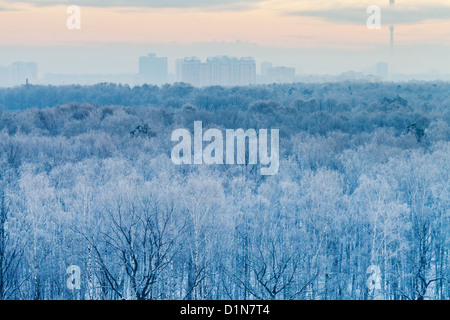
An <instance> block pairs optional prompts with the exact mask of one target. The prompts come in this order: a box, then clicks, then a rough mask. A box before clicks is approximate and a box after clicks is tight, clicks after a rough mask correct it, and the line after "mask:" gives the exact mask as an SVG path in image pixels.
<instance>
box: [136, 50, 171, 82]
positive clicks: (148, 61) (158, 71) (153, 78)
mask: <svg viewBox="0 0 450 320" xmlns="http://www.w3.org/2000/svg"><path fill="white" fill-rule="evenodd" d="M139 75H140V76H141V78H142V81H143V82H146V83H151V84H164V83H166V82H167V75H168V69H167V58H166V57H157V56H156V54H154V53H150V54H148V55H147V56H145V57H140V58H139Z"/></svg>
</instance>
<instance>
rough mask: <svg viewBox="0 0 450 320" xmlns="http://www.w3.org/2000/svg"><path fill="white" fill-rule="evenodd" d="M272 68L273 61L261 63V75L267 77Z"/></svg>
mask: <svg viewBox="0 0 450 320" xmlns="http://www.w3.org/2000/svg"><path fill="white" fill-rule="evenodd" d="M270 69H272V62H263V63H261V75H262V76H263V77H267V76H268V75H269V70H270Z"/></svg>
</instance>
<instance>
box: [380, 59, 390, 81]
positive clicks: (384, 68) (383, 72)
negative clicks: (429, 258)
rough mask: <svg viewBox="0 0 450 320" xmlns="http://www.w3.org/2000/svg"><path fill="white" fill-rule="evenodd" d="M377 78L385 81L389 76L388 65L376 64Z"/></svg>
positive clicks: (384, 63) (383, 63)
mask: <svg viewBox="0 0 450 320" xmlns="http://www.w3.org/2000/svg"><path fill="white" fill-rule="evenodd" d="M377 76H378V77H379V78H380V79H381V80H387V79H388V76H389V65H388V64H387V63H386V62H378V63H377Z"/></svg>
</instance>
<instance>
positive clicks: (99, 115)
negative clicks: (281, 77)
mask: <svg viewBox="0 0 450 320" xmlns="http://www.w3.org/2000/svg"><path fill="white" fill-rule="evenodd" d="M449 89H450V85H449V84H448V83H434V84H433V83H402V84H369V83H335V84H294V85H268V86H258V87H236V88H222V87H210V88H202V89H199V88H192V87H190V86H188V85H185V84H176V85H173V86H163V87H161V88H158V87H151V86H143V87H135V88H129V87H127V86H116V85H109V84H101V85H97V86H90V87H77V86H70V87H37V86H30V87H28V88H27V87H17V88H13V89H0V97H1V98H0V101H1V104H2V105H3V111H2V112H1V113H0V299H374V298H377V299H449V298H450V284H449V280H450V267H449V235H450V221H449V219H450V216H449V208H450V185H449V181H450V179H449V172H450V143H449V141H450V126H449V124H450V112H449V110H450V109H449V106H450V98H449V96H450V95H449V93H448V92H450V91H449ZM47 106H48V107H47ZM18 110H21V111H18ZM197 120H199V121H203V125H204V127H205V129H206V128H208V127H211V128H212V127H213V128H219V129H237V128H244V129H246V128H278V129H280V171H279V173H278V174H277V175H274V176H261V175H260V174H259V172H258V166H252V165H234V166H233V165H216V166H206V165H197V166H176V165H174V164H173V163H172V162H171V160H170V152H171V149H172V147H173V143H172V142H171V141H170V135H171V133H172V131H173V130H174V129H177V128H187V129H189V130H193V122H194V121H197ZM70 265H77V266H79V267H80V269H81V277H82V282H81V290H69V289H67V286H66V281H67V278H68V276H69V275H68V274H66V270H67V267H68V266H70ZM370 266H376V267H378V268H379V269H380V275H379V276H380V277H379V280H380V283H379V285H380V288H379V289H376V290H369V287H370V286H368V279H369V277H370V274H368V273H367V271H368V268H369V267H370Z"/></svg>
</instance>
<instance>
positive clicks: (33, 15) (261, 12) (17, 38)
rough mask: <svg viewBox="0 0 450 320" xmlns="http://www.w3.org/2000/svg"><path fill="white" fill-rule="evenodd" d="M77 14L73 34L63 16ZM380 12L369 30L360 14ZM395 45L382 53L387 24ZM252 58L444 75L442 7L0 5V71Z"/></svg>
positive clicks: (316, 67) (448, 69)
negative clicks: (71, 9) (23, 65)
mask: <svg viewBox="0 0 450 320" xmlns="http://www.w3.org/2000/svg"><path fill="white" fill-rule="evenodd" d="M70 5H77V6H79V7H80V9H81V15H80V18H81V29H79V30H69V29H68V28H67V26H66V20H67V19H68V18H69V16H70V14H69V13H67V12H66V10H67V7H68V6H70ZM372 5H376V6H379V7H380V8H381V28H380V29H379V30H378V29H375V30H370V29H369V28H367V26H366V21H367V19H368V18H369V16H370V13H367V7H369V6H372ZM391 24H394V25H395V33H394V36H395V47H394V51H393V52H391V51H390V49H389V36H390V35H389V26H390V25H391ZM149 52H154V53H156V54H157V55H159V56H168V57H169V71H170V72H174V65H175V59H177V58H181V57H185V56H198V57H200V58H202V59H205V58H206V57H208V56H211V55H219V54H227V55H233V56H253V57H255V58H256V60H257V63H258V64H259V63H260V62H263V61H272V62H273V63H274V64H275V65H287V66H293V67H296V69H297V71H298V73H305V74H309V73H312V74H315V73H317V74H336V73H340V72H344V71H348V70H354V71H361V70H364V69H367V68H370V67H371V66H373V65H375V64H376V63H377V62H379V61H386V62H389V63H390V66H391V67H392V69H391V70H392V71H395V72H398V73H428V72H439V73H443V74H448V73H450V62H449V61H450V60H449V59H448V57H450V0H445V1H435V0H427V1H426V2H425V1H417V0H409V1H407V0H397V1H396V5H395V7H394V8H390V7H389V1H388V0H383V1H378V0H370V1H364V0H362V1H361V0H358V1H354V0H334V1H327V0H323V1H317V0H296V1H292V0H289V1H288V0H268V1H259V0H193V1H185V0H164V1H157V0H146V1H144V0H128V1H122V0H112V1H107V0H94V1H92V0H90V1H87V0H70V1H65V0H62V1H57V0H43V1H34V0H29V1H10V0H0V66H5V65H8V64H10V63H12V62H13V61H17V60H22V61H36V62H38V64H39V71H40V74H41V75H42V74H44V73H47V72H48V73H134V72H137V68H138V66H137V61H138V57H139V56H142V55H146V54H147V53H149Z"/></svg>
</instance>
